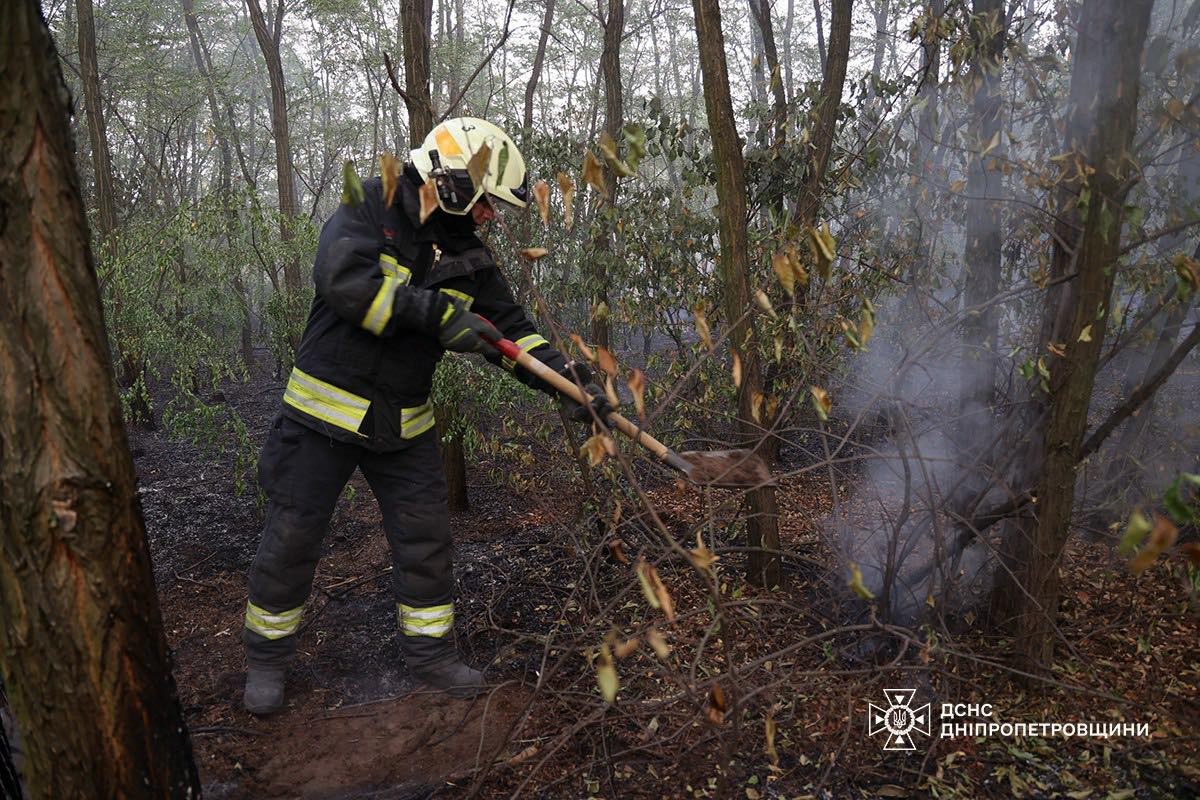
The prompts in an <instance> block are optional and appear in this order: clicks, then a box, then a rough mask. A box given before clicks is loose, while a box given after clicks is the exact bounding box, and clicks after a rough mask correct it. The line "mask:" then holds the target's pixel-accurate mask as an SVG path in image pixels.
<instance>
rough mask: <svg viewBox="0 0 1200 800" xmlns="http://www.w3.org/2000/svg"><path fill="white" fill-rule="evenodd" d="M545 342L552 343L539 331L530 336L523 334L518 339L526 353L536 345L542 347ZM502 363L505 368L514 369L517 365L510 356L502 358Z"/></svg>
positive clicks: (518, 345)
mask: <svg viewBox="0 0 1200 800" xmlns="http://www.w3.org/2000/svg"><path fill="white" fill-rule="evenodd" d="M544 344H550V343H549V342H547V341H546V339H545V337H543V336H542V335H541V334H538V333H531V334H529V335H528V336H522V337H521V338H520V339H517V341H516V345H517V347H519V348H521V349H522V350H524V351H525V352H526V353H528V352H529V351H530V350H532V349H534V348H535V347H541V346H542V345H544ZM500 363H501V365H502V366H503V367H504V368H505V369H512V368H513V367H514V366H515V365H516V362H515V361H513V360H512V359H510V358H502V359H500Z"/></svg>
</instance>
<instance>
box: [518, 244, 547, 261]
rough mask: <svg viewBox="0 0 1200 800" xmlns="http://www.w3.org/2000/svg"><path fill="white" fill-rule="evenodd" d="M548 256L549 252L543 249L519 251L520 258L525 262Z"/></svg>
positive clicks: (532, 248) (531, 248) (534, 248)
mask: <svg viewBox="0 0 1200 800" xmlns="http://www.w3.org/2000/svg"><path fill="white" fill-rule="evenodd" d="M548 255H550V251H549V250H547V249H546V248H544V247H526V248H524V249H523V250H521V258H523V259H525V260H526V261H537V260H538V259H539V258H545V257H546V256H548Z"/></svg>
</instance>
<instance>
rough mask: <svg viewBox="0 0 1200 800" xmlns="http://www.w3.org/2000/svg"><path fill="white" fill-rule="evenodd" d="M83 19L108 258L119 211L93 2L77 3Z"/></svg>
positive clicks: (82, 59) (99, 209)
mask: <svg viewBox="0 0 1200 800" xmlns="http://www.w3.org/2000/svg"><path fill="white" fill-rule="evenodd" d="M75 13H76V15H77V16H78V18H79V72H80V77H81V78H82V79H83V104H84V111H85V112H86V114H87V123H88V124H87V127H88V141H89V142H90V144H91V148H92V180H93V181H94V182H95V187H96V197H95V200H96V227H97V228H98V230H97V231H96V233H97V234H99V236H98V238H99V240H100V244H101V246H102V247H103V249H104V252H105V253H106V254H107V255H110V256H111V255H114V254H115V253H116V237H115V236H114V234H115V233H116V230H117V210H116V205H117V201H116V196H115V191H116V190H115V189H114V182H113V168H112V156H111V155H110V154H109V150H108V136H107V132H106V130H105V122H104V105H103V104H104V96H103V94H102V93H101V91H100V67H99V65H98V64H97V61H96V22H95V14H94V13H93V11H92V0H76V2H75Z"/></svg>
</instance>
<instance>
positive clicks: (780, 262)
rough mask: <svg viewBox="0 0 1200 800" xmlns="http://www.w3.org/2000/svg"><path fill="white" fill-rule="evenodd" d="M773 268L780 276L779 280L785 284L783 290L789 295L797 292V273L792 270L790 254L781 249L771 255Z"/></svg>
mask: <svg viewBox="0 0 1200 800" xmlns="http://www.w3.org/2000/svg"><path fill="white" fill-rule="evenodd" d="M771 269H773V270H775V274H776V275H778V276H779V282H780V283H781V284H783V290H784V291H785V292H787V293H788V295H789V296H791V295H794V294H795V293H796V273H795V272H794V271H793V270H792V263H791V259H790V258H789V257H788V254H787V253H785V252H783V251H780V252H778V253H776V254H775V255H773V256H771Z"/></svg>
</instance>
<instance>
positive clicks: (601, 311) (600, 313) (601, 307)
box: [592, 300, 608, 322]
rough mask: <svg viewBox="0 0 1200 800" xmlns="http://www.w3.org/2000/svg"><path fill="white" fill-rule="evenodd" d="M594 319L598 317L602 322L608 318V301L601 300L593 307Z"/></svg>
mask: <svg viewBox="0 0 1200 800" xmlns="http://www.w3.org/2000/svg"><path fill="white" fill-rule="evenodd" d="M592 319H594V320H595V319H598V320H600V321H601V322H603V321H604V320H606V319H608V303H606V302H604V301H603V300H601V301H600V302H599V303H596V305H595V306H594V307H593V308H592Z"/></svg>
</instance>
